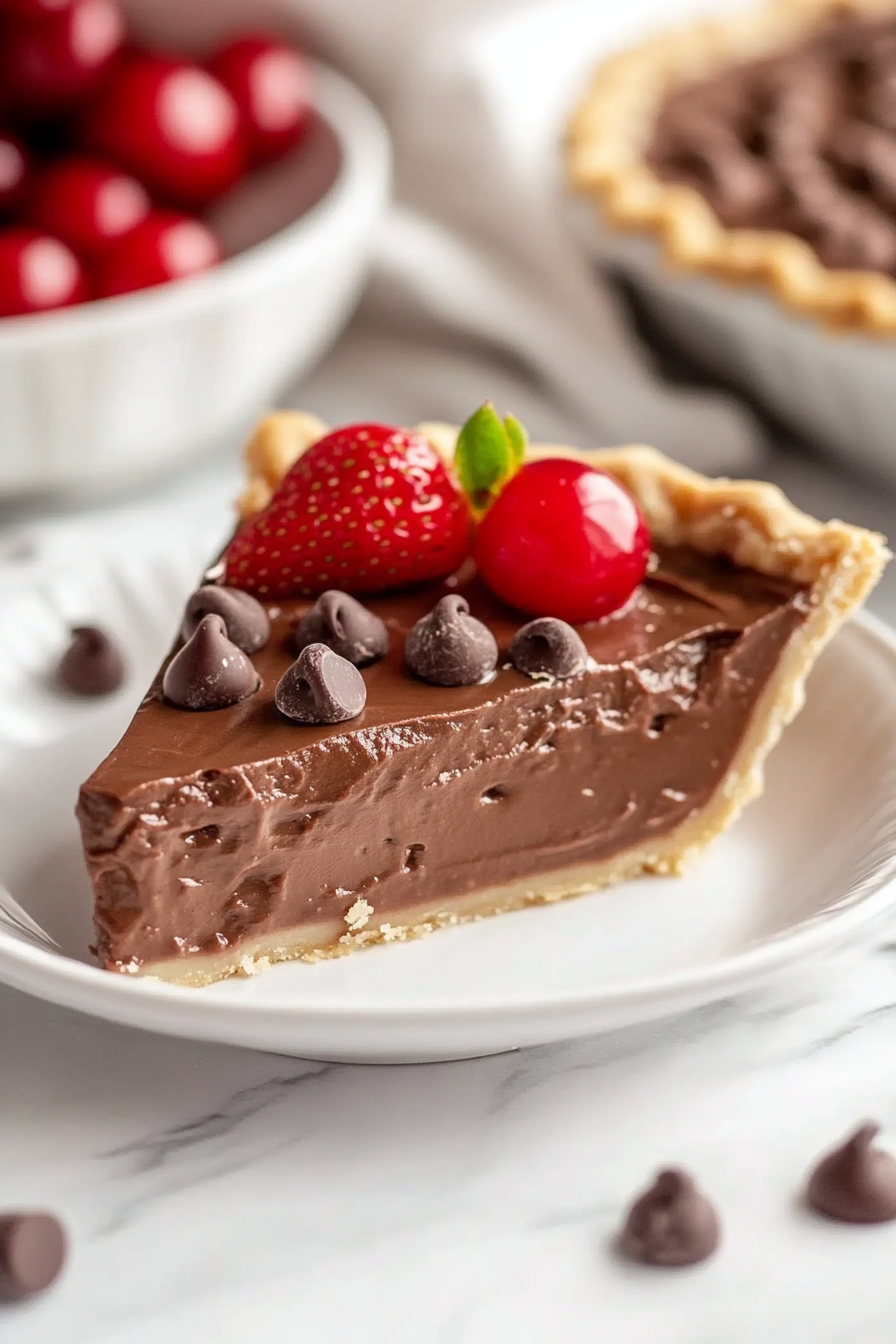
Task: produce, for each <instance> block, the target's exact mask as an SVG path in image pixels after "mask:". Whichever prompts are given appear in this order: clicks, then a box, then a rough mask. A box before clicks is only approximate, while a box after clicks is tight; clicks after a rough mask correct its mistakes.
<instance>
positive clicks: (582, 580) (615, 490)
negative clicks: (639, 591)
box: [475, 458, 650, 625]
mask: <svg viewBox="0 0 896 1344" xmlns="http://www.w3.org/2000/svg"><path fill="white" fill-rule="evenodd" d="M475 558H476V565H477V568H478V570H479V572H480V574H481V575H482V578H483V579H484V580H485V582H486V583H487V584H488V586H489V587H490V588H491V589H492V591H493V592H495V593H496V594H497V595H498V597H500V598H502V599H503V600H504V601H505V602H507V603H509V604H510V606H512V607H517V608H518V609H519V610H520V611H524V612H526V613H527V615H530V616H556V617H558V618H559V619H560V620H563V621H568V622H569V623H570V624H571V625H576V624H580V623H581V622H583V621H597V620H600V619H601V617H603V616H608V615H610V613H611V612H613V611H617V610H618V609H619V607H621V606H623V605H624V604H625V603H626V602H627V601H628V599H629V598H630V597H631V595H632V593H633V592H634V590H635V588H636V587H637V586H638V584H639V583H640V582H641V580H642V579H643V578H644V575H645V573H646V571H647V563H648V560H649V558H650V533H649V532H648V529H647V524H646V523H645V521H644V518H643V516H642V514H641V510H640V509H639V508H638V505H637V504H636V503H635V501H634V499H632V497H631V495H629V494H628V492H627V491H626V490H624V489H623V488H622V486H621V485H619V484H618V483H617V482H616V481H614V480H613V478H612V477H611V476H608V475H606V473H605V472H602V471H596V470H595V469H594V468H593V467H589V466H586V465H585V464H584V463H581V462H573V461H570V460H565V459H563V458H546V459H544V460H542V461H539V462H529V463H527V464H526V466H524V467H522V468H521V469H520V471H519V472H517V474H516V476H514V477H513V478H512V479H511V480H510V481H509V482H508V484H507V485H506V486H505V487H504V489H503V490H502V491H501V494H500V495H499V496H498V498H497V499H496V500H495V502H494V504H493V505H492V506H491V508H490V509H489V511H488V513H487V514H486V515H485V517H484V518H483V520H482V522H481V523H480V525H479V531H478V535H477V539H476V550H475Z"/></svg>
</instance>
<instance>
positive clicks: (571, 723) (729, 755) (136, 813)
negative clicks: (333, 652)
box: [78, 546, 809, 972]
mask: <svg viewBox="0 0 896 1344" xmlns="http://www.w3.org/2000/svg"><path fill="white" fill-rule="evenodd" d="M656 549H657V552H658V559H659V563H658V565H657V567H656V568H655V569H654V570H653V572H652V573H651V574H650V575H649V576H648V578H647V580H646V581H645V582H644V584H643V585H642V586H641V587H640V588H639V589H637V590H636V593H635V595H634V597H633V599H632V601H631V602H630V603H629V605H628V606H627V607H626V608H625V609H624V610H623V611H621V612H619V613H617V614H616V615H615V616H613V617H611V618H609V619H606V620H603V621H600V622H596V623H592V624H588V625H583V626H580V627H578V630H579V633H580V635H581V636H582V638H583V639H584V641H585V644H586V646H587V649H588V653H589V655H590V662H589V666H588V668H587V670H586V671H585V672H583V673H581V674H579V675H577V676H574V677H572V678H569V679H567V680H564V681H552V680H550V679H548V678H544V679H540V678H536V679H533V678H530V677H527V676H524V675H522V674H521V673H519V672H517V671H515V670H513V669H512V668H511V667H510V666H509V665H508V664H507V663H506V659H505V658H504V657H503V652H504V650H506V648H507V646H508V644H509V643H510V640H511V638H512V636H513V634H514V632H515V631H516V630H517V629H518V628H519V625H520V619H521V618H520V617H519V615H518V613H516V612H513V611H511V610H509V609H508V608H506V607H504V606H503V605H502V604H501V603H500V602H499V600H498V599H497V598H495V597H494V596H493V595H492V594H491V593H490V592H489V591H488V590H486V589H485V588H484V587H483V586H482V585H481V583H480V582H479V581H478V580H477V579H476V578H475V576H474V577H472V578H469V579H467V580H466V581H464V580H460V581H459V582H456V583H455V582H454V581H451V580H449V581H448V585H446V584H430V585H427V586H425V587H423V588H421V589H418V590H416V591H406V592H404V593H402V594H399V595H396V596H382V597H377V598H371V599H370V600H369V602H368V603H367V605H368V606H369V607H370V609H371V610H372V611H374V612H376V613H377V614H378V615H380V616H381V617H382V618H383V619H384V620H385V621H386V623H387V625H388V627H389V630H390V634H391V651H390V653H389V654H388V656H387V657H386V658H385V659H383V660H382V661H381V662H379V663H375V664H373V665H372V666H370V667H367V668H365V669H363V673H362V675H363V677H364V680H365V682H366V683H367V704H366V708H365V709H364V711H363V713H362V714H361V716H360V717H358V718H357V719H354V720H352V721H351V722H350V723H342V724H335V725H332V726H329V727H306V726H300V725H297V724H295V723H292V722H288V721H286V720H285V719H284V718H283V717H282V715H280V714H279V713H278V711H277V709H276V708H275V705H274V699H273V695H274V688H275V687H276V685H277V682H278V680H279V678H280V677H281V675H282V674H283V673H284V671H285V670H286V669H287V668H288V667H289V665H290V664H291V663H292V661H293V659H294V656H295V654H294V650H293V649H292V647H291V637H292V632H293V630H294V628H295V625H296V623H297V621H298V620H299V618H300V616H301V615H302V614H303V613H304V612H305V611H307V610H308V606H309V604H308V603H307V602H281V603H277V604H268V611H269V614H270V616H271V622H272V636H271V639H270V641H269V643H268V644H267V645H266V647H265V648H263V649H262V650H261V651H260V652H259V653H257V654H256V655H254V656H253V662H254V665H255V667H256V669H257V671H258V673H259V676H260V678H261V688H260V690H259V691H258V692H257V693H256V694H255V695H252V696H250V697H249V698H248V699H247V700H245V701H243V702H241V703H239V704H236V705H233V706H231V707H229V708H226V709H221V710H215V711H212V712H208V713H199V714H189V713H183V712H182V711H180V710H178V709H176V708H174V707H173V706H171V705H169V704H167V703H166V701H165V700H164V699H163V697H162V693H161V676H160V678H159V679H158V680H157V682H156V684H155V686H154V687H153V689H152V690H151V692H150V693H149V695H148V696H147V698H146V699H145V701H144V703H143V704H142V705H141V707H140V709H139V710H138V712H137V714H136V717H135V719H134V721H133V723H132V725H131V727H130V728H129V730H128V732H127V734H126V735H125V737H124V739H123V740H122V742H121V743H120V744H119V746H118V747H117V748H116V749H115V750H114V751H113V752H112V753H111V755H110V756H109V757H108V758H107V760H106V761H104V762H103V764H102V765H101V766H100V767H99V768H98V769H97V770H96V772H95V773H94V774H93V776H92V777H91V778H90V779H89V780H88V782H87V783H86V784H85V785H84V786H83V788H82V791H81V797H80V802H79V807H78V814H79V819H80V823H81V828H82V834H83V839H84V846H85V850H86V854H87V860H88V865H89V868H90V871H91V876H92V879H93V883H94V890H95V898H96V950H97V953H98V956H99V958H100V960H101V962H102V963H103V964H104V965H105V966H107V967H108V968H109V969H113V970H125V971H131V972H139V971H140V970H141V969H144V968H145V969H152V968H154V967H158V966H159V965H173V964H176V963H177V962H179V961H183V960H184V959H190V962H191V964H192V963H194V962H197V961H198V962H199V963H200V964H201V962H202V960H203V959H206V960H207V961H208V962H209V963H211V961H212V958H213V957H217V958H221V957H222V956H223V958H224V960H223V962H222V963H221V964H222V965H223V966H225V967H226V966H230V968H231V969H234V968H237V967H238V965H239V950H240V947H241V946H244V947H250V946H251V947H256V946H258V945H261V946H266V945H269V946H273V945H275V944H276V938H277V935H278V934H279V933H280V932H281V931H282V932H284V934H285V933H287V932H288V934H289V937H288V939H286V940H285V941H286V943H287V944H288V945H289V947H291V949H292V951H291V952H290V955H295V954H296V953H297V950H298V951H300V950H301V942H302V934H301V930H302V928H303V927H305V928H308V929H312V928H315V927H316V928H318V929H319V928H320V927H321V926H323V925H333V926H334V927H335V928H336V929H338V930H342V931H343V932H344V931H346V930H351V929H352V928H354V927H356V926H357V925H359V924H363V923H364V922H366V920H367V919H368V917H373V916H375V918H376V920H377V921H382V919H383V918H384V917H385V918H386V919H391V920H393V921H394V923H395V924H400V923H401V919H402V912H403V911H411V910H420V909H424V908H428V909H436V910H438V909H444V910H446V911H450V910H451V908H452V903H455V904H456V905H457V907H458V908H462V907H463V905H464V902H468V901H469V898H470V896H471V894H472V893H475V892H477V891H480V890H484V889H490V888H494V887H500V886H502V885H505V884H512V883H514V882H519V881H520V880H525V882H526V883H530V882H531V884H532V891H533V892H534V893H537V892H538V890H539V883H547V882H548V881H549V879H550V875H551V874H552V873H553V874H556V873H558V872H561V871H562V870H565V869H569V870H572V869H573V868H575V867H577V866H581V865H588V864H595V863H600V862H601V861H604V860H607V859H609V858H611V857H612V856H614V855H618V854H623V853H624V852H626V851H628V850H634V849H636V848H638V847H643V846H645V845H648V846H649V844H650V842H651V840H653V839H659V838H660V837H662V836H666V835H668V834H670V833H671V832H673V831H674V830H675V829H676V828H677V827H678V826H679V825H680V824H682V823H683V822H685V821H686V819H687V818H688V817H690V816H691V815H692V814H694V813H695V812H697V811H699V810H700V809H701V808H702V807H704V806H705V804H706V803H707V801H708V800H709V799H710V798H711V797H712V795H713V793H714V792H715V791H716V790H717V789H718V788H719V786H720V785H721V783H722V781H723V779H724V777H725V775H726V772H727V771H728V769H729V768H730V766H731V763H732V760H733V758H734V756H735V754H736V752H737V750H738V747H739V746H740V744H741V742H742V740H743V738H744V735H745V732H746V731H747V728H748V725H749V723H750V719H751V714H752V711H753V710H754V708H755V707H756V705H757V702H758V701H759V699H760V697H761V696H762V693H763V690H764V689H765V688H766V686H767V684H768V682H769V679H770V677H771V676H772V675H773V673H774V670H775V668H776V665H777V663H778V661H779V659H780V656H781V654H782V651H783V649H784V647H785V645H786V644H787V642H788V640H789V639H790V637H791V636H792V635H793V634H794V632H795V631H796V630H797V629H798V627H799V626H800V625H801V623H802V622H803V621H804V619H805V618H806V614H807V611H808V610H809V604H808V601H807V592H808V590H807V589H806V588H805V587H803V586H800V585H798V584H796V583H794V582H792V581H790V580H788V579H783V578H780V579H779V578H769V577H766V576H764V575H761V574H759V573H755V572H753V571H752V570H749V569H744V568H739V567H736V566H735V565H733V564H732V563H730V562H729V561H726V560H725V559H709V558H706V557H704V556H702V555H700V554H698V553H697V552H696V551H694V550H691V549H689V548H687V547H674V548H673V547H665V548H664V547H662V546H657V548H656ZM452 585H453V586H452ZM449 591H454V592H457V591H459V592H461V593H463V594H464V595H465V596H466V597H467V599H468V600H469V603H470V609H471V612H472V614H473V615H474V616H476V617H478V618H479V619H480V620H482V621H484V622H485V623H486V624H487V625H488V627H489V628H490V629H491V631H492V632H493V633H494V635H495V638H496V639H497V642H498V646H499V649H500V650H501V653H502V657H501V658H499V662H498V670H497V672H496V673H495V674H494V675H493V676H492V678H491V679H490V680H488V681H486V682H485V683H483V684H477V685H472V686H461V687H453V688H452V687H434V686H429V685H425V684H423V683H421V682H418V681H415V680H414V679H413V678H411V677H410V676H409V675H408V672H407V669H406V668H405V667H404V665H403V647H404V637H405V635H406V634H407V632H408V631H409V630H410V628H411V627H412V626H413V624H414V622H415V621H417V620H418V619H419V618H420V617H421V616H423V615H424V614H425V613H426V612H428V611H429V610H430V609H431V608H432V606H433V604H434V602H435V601H436V600H437V599H438V597H440V596H441V595H443V594H444V593H445V592H449ZM645 867H646V865H645ZM359 912H360V913H359ZM338 940H339V939H338V933H336V934H333V937H332V941H333V943H334V944H338Z"/></svg>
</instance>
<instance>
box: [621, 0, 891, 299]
mask: <svg viewBox="0 0 896 1344" xmlns="http://www.w3.org/2000/svg"><path fill="white" fill-rule="evenodd" d="M648 161H649V162H650V164H651V166H652V167H653V169H654V171H655V172H656V173H657V174H658V176H659V177H661V178H663V179H664V180H666V181H673V182H681V183H683V184H685V185H687V186H690V187H693V188H695V189H696V190H697V191H699V192H700V193H701V194H702V195H703V196H704V197H706V199H707V200H708V201H709V203H710V205H711V206H712V207H713V209H714V211H715V213H716V214H717V215H718V217H719V219H720V220H721V221H722V223H723V224H725V225H726V226H727V227H729V228H731V227H739V228H749V229H774V230H779V231H780V230H783V231H785V232H787V233H793V234H796V235H798V236H799V237H801V238H804V239H805V240H806V241H807V242H808V243H810V244H811V246H812V247H813V249H814V250H815V252H816V253H817V255H818V257H819V258H820V260H821V261H822V262H823V263H824V264H825V265H826V266H829V267H832V268H834V269H841V268H845V269H858V270H873V271H880V272H883V273H886V274H890V275H896V18H893V17H884V18H876V17H869V16H867V15H865V16H863V15H860V14H857V13H855V12H852V11H850V10H848V9H846V8H844V9H843V11H842V12H839V13H838V14H836V15H835V16H834V17H833V18H831V19H829V20H828V21H827V22H825V23H824V24H823V25H821V26H820V27H819V28H818V30H817V31H816V32H815V33H814V34H813V35H812V36H811V38H810V39H809V40H804V41H803V42H801V43H800V44H799V45H797V46H795V47H793V48H791V49H789V50H786V51H783V52H781V53H780V54H779V55H776V56H771V57H768V58H766V59H763V60H756V61H751V62H749V63H743V64H740V65H734V66H732V67H730V68H729V69H726V70H724V71H722V72H721V73H720V74H718V75H716V76H714V77H712V78H710V79H706V80H703V81H700V82H697V83H693V84H688V85H684V86H682V87H680V88H675V89H673V90H672V91H671V92H670V93H669V94H668V95H667V97H666V100H665V102H664V104H663V106H662V107H661V109H660V113H659V116H658V119H657V124H656V128H655V133H654V137H653V141H652V144H651V146H650V149H649V153H648Z"/></svg>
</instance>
